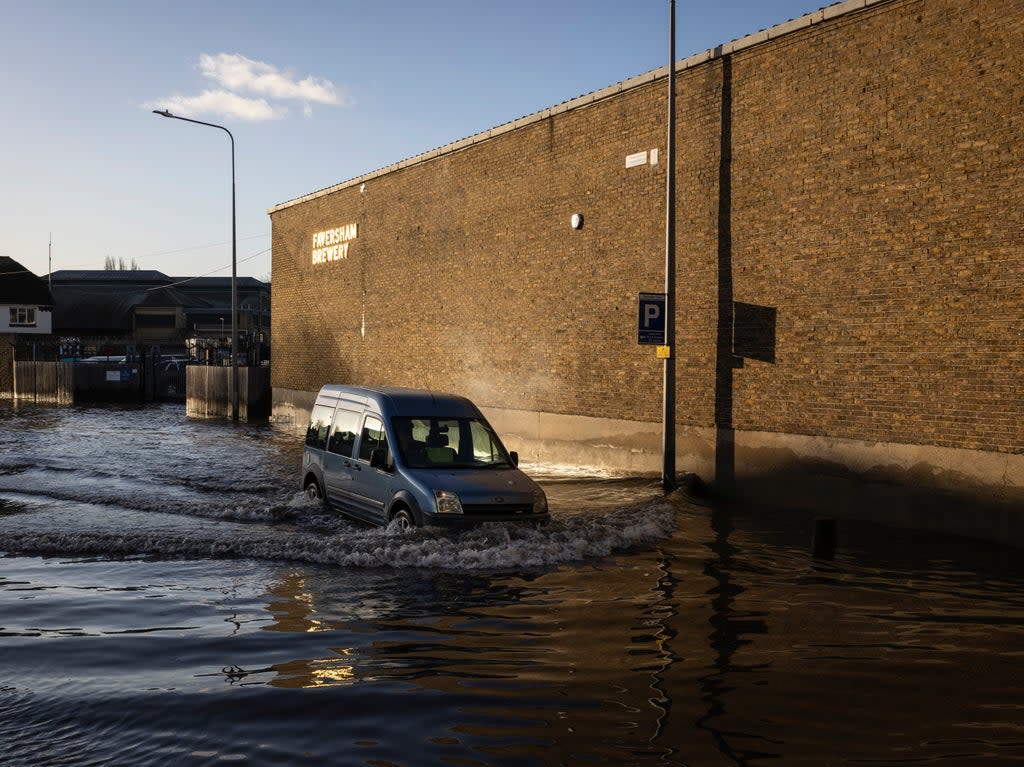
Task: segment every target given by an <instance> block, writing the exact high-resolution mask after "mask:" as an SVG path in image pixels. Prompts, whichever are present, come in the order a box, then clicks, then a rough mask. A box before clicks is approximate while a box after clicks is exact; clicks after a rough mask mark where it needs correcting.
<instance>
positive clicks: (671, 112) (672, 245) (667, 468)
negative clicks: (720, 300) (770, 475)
mask: <svg viewBox="0 0 1024 767" xmlns="http://www.w3.org/2000/svg"><path fill="white" fill-rule="evenodd" d="M666 143H667V146H666V147H665V149H666V154H667V155H668V168H667V170H666V173H665V343H666V344H667V345H668V348H669V353H668V356H667V357H666V358H665V372H664V381H665V383H664V399H663V402H662V469H661V484H662V487H663V488H664V489H665V492H666V493H668V492H671V491H672V490H674V489H675V486H676V359H675V357H676V349H675V346H676V0H669V4H668V136H667V137H666Z"/></svg>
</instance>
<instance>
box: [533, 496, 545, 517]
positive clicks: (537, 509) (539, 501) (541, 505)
mask: <svg viewBox="0 0 1024 767" xmlns="http://www.w3.org/2000/svg"><path fill="white" fill-rule="evenodd" d="M533 513H534V514H547V513H548V497H547V496H546V495H544V491H543V490H537V491H535V492H534V494H533Z"/></svg>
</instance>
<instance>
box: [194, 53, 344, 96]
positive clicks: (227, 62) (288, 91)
mask: <svg viewBox="0 0 1024 767" xmlns="http://www.w3.org/2000/svg"><path fill="white" fill-rule="evenodd" d="M199 71H200V72H202V73H203V75H204V76H205V77H209V78H210V79H212V80H215V81H216V82H217V83H219V84H220V85H221V86H223V87H225V88H227V89H228V90H232V91H243V92H245V91H248V92H250V93H256V94H259V95H261V96H269V97H270V98H273V99H296V100H299V101H304V102H313V103H317V104H340V103H341V102H342V99H341V95H339V92H338V88H337V86H336V85H335V84H334V83H332V82H331V81H330V80H318V79H316V78H315V77H312V76H310V77H306V78H304V79H302V80H296V79H295V77H294V76H293V75H291V74H289V73H286V72H281V71H280V70H278V69H277V68H276V67H274V66H271V65H270V64H265V63H263V62H262V61H253V60H252V59H249V58H246V57H245V56H241V55H239V54H231V53H218V54H217V55H215V56H211V55H210V54H208V53H203V54H201V55H200V56H199Z"/></svg>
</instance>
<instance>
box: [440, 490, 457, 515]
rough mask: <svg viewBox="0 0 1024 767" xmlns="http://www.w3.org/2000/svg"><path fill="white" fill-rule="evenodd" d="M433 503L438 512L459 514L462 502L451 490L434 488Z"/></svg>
mask: <svg viewBox="0 0 1024 767" xmlns="http://www.w3.org/2000/svg"><path fill="white" fill-rule="evenodd" d="M434 504H435V505H436V506H437V513H438V514H461V513H462V502H461V501H460V500H459V496H458V495H457V494H456V493H453V492H452V491H451V490H435V491H434Z"/></svg>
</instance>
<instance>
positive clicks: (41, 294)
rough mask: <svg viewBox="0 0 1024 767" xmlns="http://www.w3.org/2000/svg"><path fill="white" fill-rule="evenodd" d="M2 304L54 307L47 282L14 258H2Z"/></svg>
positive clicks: (0, 281)
mask: <svg viewBox="0 0 1024 767" xmlns="http://www.w3.org/2000/svg"><path fill="white" fill-rule="evenodd" d="M0 304H35V305H36V306H53V296H52V295H51V294H50V289H49V288H48V287H46V282H45V281H44V280H43V279H42V278H40V277H37V276H36V275H34V274H33V273H32V272H30V271H29V270H28V269H26V268H25V267H24V266H22V265H21V264H19V263H18V262H17V261H15V260H14V259H13V258H9V257H8V256H0Z"/></svg>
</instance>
